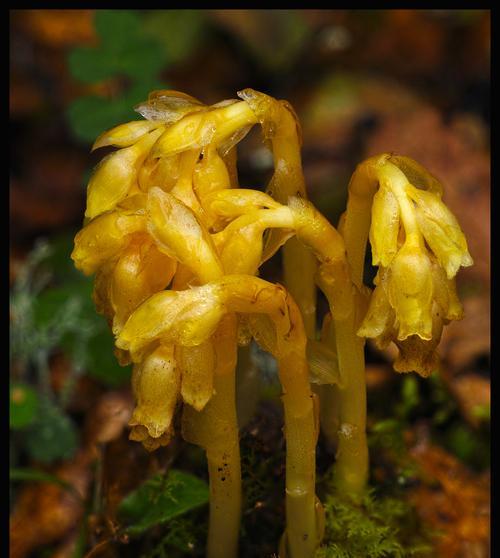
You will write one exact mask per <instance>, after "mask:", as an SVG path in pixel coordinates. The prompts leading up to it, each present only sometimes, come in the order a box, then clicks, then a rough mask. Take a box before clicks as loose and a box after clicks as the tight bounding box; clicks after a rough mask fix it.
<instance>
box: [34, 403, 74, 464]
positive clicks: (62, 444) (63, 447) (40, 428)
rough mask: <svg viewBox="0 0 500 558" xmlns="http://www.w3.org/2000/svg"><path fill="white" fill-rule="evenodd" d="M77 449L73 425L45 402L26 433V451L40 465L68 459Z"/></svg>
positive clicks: (50, 404) (57, 409) (67, 418)
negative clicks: (40, 463)
mask: <svg viewBox="0 0 500 558" xmlns="http://www.w3.org/2000/svg"><path fill="white" fill-rule="evenodd" d="M76 448H77V433H76V428H75V425H74V424H73V423H72V421H71V420H70V419H69V417H67V416H66V415H65V414H64V413H63V412H62V411H61V410H60V409H59V408H58V407H56V406H55V405H53V404H52V403H49V402H47V401H45V402H44V403H43V408H42V405H40V409H39V413H38V414H37V417H36V420H35V421H34V422H33V423H32V424H31V425H30V426H29V428H28V430H27V431H26V450H27V451H28V453H29V455H30V457H31V458H33V459H35V460H37V461H40V462H42V463H52V462H53V461H55V460H56V459H69V458H70V457H72V456H73V454H74V453H75V450H76Z"/></svg>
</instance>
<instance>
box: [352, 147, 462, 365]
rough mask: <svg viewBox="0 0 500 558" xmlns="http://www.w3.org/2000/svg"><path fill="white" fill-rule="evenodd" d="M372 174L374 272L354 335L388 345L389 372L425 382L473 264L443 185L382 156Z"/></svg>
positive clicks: (458, 311)
mask: <svg viewBox="0 0 500 558" xmlns="http://www.w3.org/2000/svg"><path fill="white" fill-rule="evenodd" d="M372 172H373V173H374V174H375V175H376V178H377V180H378V185H379V187H378V190H377V192H376V193H375V195H374V197H373V203H372V208H371V225H370V232H369V238H370V244H371V249H372V262H373V265H375V266H378V267H379V268H378V273H377V275H376V277H375V280H374V283H375V290H374V292H373V295H372V297H371V301H370V305H369V308H368V312H367V314H366V316H365V319H364V321H363V323H362V325H361V328H360V329H359V331H358V334H359V335H361V336H363V337H371V338H374V339H375V342H376V344H377V345H378V346H379V347H381V348H383V347H384V346H386V345H387V344H388V343H389V342H390V341H394V342H395V343H396V345H397V346H398V347H399V350H400V355H399V358H398V359H397V360H396V362H395V363H394V368H395V370H397V371H399V372H411V371H416V372H418V373H419V374H421V375H422V376H428V375H429V374H430V373H431V372H432V371H433V370H436V369H437V366H438V356H437V353H436V351H435V349H436V347H437V345H438V344H439V340H440V338H441V332H442V329H443V325H444V324H446V323H449V322H450V321H451V320H459V319H461V318H462V316H463V311H462V306H461V304H460V301H459V300H458V297H457V293H456V289H455V279H454V278H455V275H456V273H457V271H458V269H459V268H460V267H461V266H470V265H472V259H471V257H470V255H469V252H468V250H467V242H466V240H465V237H464V234H463V232H462V231H461V229H460V226H459V224H458V222H457V220H456V219H455V217H454V216H453V214H452V213H451V212H450V211H449V209H448V208H447V207H446V206H445V205H444V203H443V201H442V199H441V196H442V188H441V185H440V184H439V182H438V181H437V180H436V179H435V178H434V177H432V176H430V175H429V173H428V172H427V171H425V169H423V168H422V167H421V166H420V165H418V164H417V163H416V162H415V161H412V160H411V159H408V158H406V157H391V156H390V155H384V156H382V157H378V158H375V160H373V162H372ZM412 181H413V183H412Z"/></svg>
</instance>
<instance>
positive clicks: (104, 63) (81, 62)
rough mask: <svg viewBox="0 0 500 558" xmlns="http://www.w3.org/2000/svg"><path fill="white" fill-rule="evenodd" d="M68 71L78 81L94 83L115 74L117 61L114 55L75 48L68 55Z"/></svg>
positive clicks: (86, 48)
mask: <svg viewBox="0 0 500 558" xmlns="http://www.w3.org/2000/svg"><path fill="white" fill-rule="evenodd" d="M68 69H69V71H70V73H71V75H72V76H73V77H74V78H75V79H77V80H78V81H81V82H82V83H95V82H99V81H104V80H106V79H108V78H110V77H113V76H114V75H115V74H116V73H117V60H116V56H115V55H114V53H108V52H102V51H101V50H100V49H97V48H93V47H77V48H74V49H72V50H71V51H70V52H69V54H68Z"/></svg>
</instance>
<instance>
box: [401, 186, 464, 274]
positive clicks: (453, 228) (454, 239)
mask: <svg viewBox="0 0 500 558" xmlns="http://www.w3.org/2000/svg"><path fill="white" fill-rule="evenodd" d="M407 192H408V195H409V196H410V197H411V198H412V199H413V200H414V201H415V202H416V211H415V214H416V218H417V222H418V226H419V228H420V231H421V232H422V234H423V236H424V238H425V241H426V242H427V244H428V245H429V247H430V249H431V250H432V251H433V252H434V254H435V255H436V257H437V259H438V261H439V263H440V264H441V266H442V267H443V268H444V269H445V270H446V274H447V276H448V279H451V278H453V277H454V276H455V275H456V273H457V271H458V269H459V268H460V266H463V267H468V266H470V265H472V264H473V261H472V258H471V257H470V254H469V251H468V248H467V241H466V239H465V236H464V234H463V232H462V230H461V229H460V225H459V224H458V221H457V220H456V218H455V217H454V215H453V214H452V213H451V211H450V210H449V209H448V208H447V207H446V205H445V204H444V203H443V202H442V201H441V199H440V197H439V196H437V195H435V194H433V193H431V192H424V191H422V190H418V189H417V188H413V187H411V186H410V187H408V188H407Z"/></svg>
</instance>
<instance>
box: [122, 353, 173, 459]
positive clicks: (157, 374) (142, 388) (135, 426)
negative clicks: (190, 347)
mask: <svg viewBox="0 0 500 558" xmlns="http://www.w3.org/2000/svg"><path fill="white" fill-rule="evenodd" d="M180 379H181V378H180V369H179V367H178V366H177V364H176V361H175V355H174V347H173V346H171V345H159V346H158V347H157V348H156V349H154V350H153V351H152V352H151V353H150V354H149V355H147V356H146V357H145V358H144V360H143V361H142V362H141V363H139V364H136V365H135V366H134V370H133V373H132V390H133V393H134V396H135V399H136V407H135V410H134V412H133V414H132V418H131V419H130V422H129V425H130V426H132V431H131V433H130V439H131V440H136V441H139V442H142V443H143V445H144V446H145V447H146V449H148V450H150V451H151V450H153V449H156V448H157V447H158V446H160V445H163V446H164V445H167V444H168V442H169V441H170V437H171V430H172V418H173V415H174V411H175V407H176V404H177V400H178V396H179V390H180Z"/></svg>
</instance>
